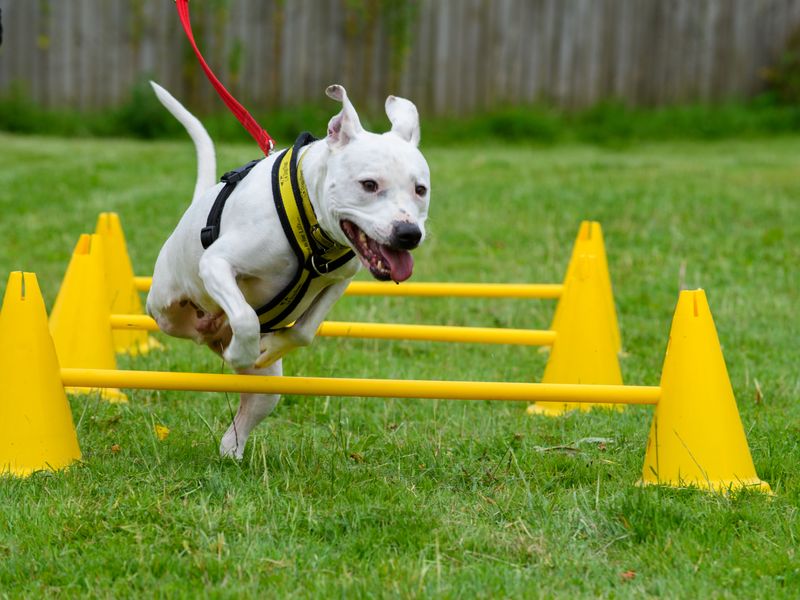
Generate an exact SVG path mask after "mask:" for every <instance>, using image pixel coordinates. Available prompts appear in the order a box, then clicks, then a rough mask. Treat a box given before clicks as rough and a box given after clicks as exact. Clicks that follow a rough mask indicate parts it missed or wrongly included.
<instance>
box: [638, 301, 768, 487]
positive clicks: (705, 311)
mask: <svg viewBox="0 0 800 600" xmlns="http://www.w3.org/2000/svg"><path fill="white" fill-rule="evenodd" d="M640 483H643V484H664V485H671V486H677V487H682V486H697V487H699V488H703V489H713V490H718V491H726V490H729V489H737V488H743V487H748V488H754V489H758V490H761V491H764V492H769V491H770V488H769V485H768V484H766V483H765V482H763V481H761V480H760V479H759V478H758V475H756V470H755V467H754V466H753V459H752V457H751V456H750V448H749V446H748V445H747V438H746V437H745V434H744V428H743V427H742V421H741V419H740V418H739V410H738V408H737V407H736V399H735V398H734V396H733V389H732V388H731V382H730V379H729V378H728V370H727V368H726V367H725V359H724V358H723V356H722V350H721V348H720V345H719V338H718V337H717V330H716V328H715V327H714V319H713V317H712V316H711V310H710V309H709V307H708V301H707V300H706V295H705V292H704V291H703V290H696V291H683V292H681V294H680V297H679V299H678V306H677V308H676V309H675V316H674V317H673V319H672V329H671V330H670V334H669V344H668V346H667V354H666V358H665V359H664V367H663V370H662V372H661V399H660V400H659V402H658V404H657V405H656V410H655V415H654V417H653V424H652V426H651V427H650V437H649V438H648V440H647V452H646V454H645V458H644V467H643V469H642V479H641V482H640Z"/></svg>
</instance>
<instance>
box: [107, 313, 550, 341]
mask: <svg viewBox="0 0 800 600" xmlns="http://www.w3.org/2000/svg"><path fill="white" fill-rule="evenodd" d="M111 327H112V328H113V329H145V330H147V331H158V324H157V323H156V322H155V321H154V320H153V319H152V318H150V317H147V316H145V315H111ZM317 335H319V336H322V337H346V338H367V339H379V340H415V341H425V342H462V343H476V344H516V345H520V346H552V345H553V343H554V342H555V340H556V332H555V331H550V330H537V329H498V328H493V327H455V326H448V325H404V324H394V323H347V322H341V321H325V322H324V323H322V325H320V328H319V330H318V331H317Z"/></svg>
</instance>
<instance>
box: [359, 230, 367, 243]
mask: <svg viewBox="0 0 800 600" xmlns="http://www.w3.org/2000/svg"><path fill="white" fill-rule="evenodd" d="M358 241H359V242H362V243H364V244H366V243H367V234H366V233H364V232H363V231H359V232H358Z"/></svg>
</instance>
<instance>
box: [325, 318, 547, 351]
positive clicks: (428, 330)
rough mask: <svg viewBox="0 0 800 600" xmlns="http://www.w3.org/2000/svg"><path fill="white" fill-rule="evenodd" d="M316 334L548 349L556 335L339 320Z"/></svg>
mask: <svg viewBox="0 0 800 600" xmlns="http://www.w3.org/2000/svg"><path fill="white" fill-rule="evenodd" d="M317 335H319V336H322V337H352V338H369V339H380V340H416V341H426V342H462V343H476V344H516V345H520V346H552V345H553V343H554V342H555V341H556V332H555V331H550V330H537V329H499V328H494V327H455V326H448V325H405V324H394V323H345V322H340V321H325V322H324V323H322V325H320V328H319V330H318V331H317Z"/></svg>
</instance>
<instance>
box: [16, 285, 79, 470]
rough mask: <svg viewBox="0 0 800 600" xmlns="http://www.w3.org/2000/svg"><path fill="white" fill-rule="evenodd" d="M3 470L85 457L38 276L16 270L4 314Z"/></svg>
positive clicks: (58, 465)
mask: <svg viewBox="0 0 800 600" xmlns="http://www.w3.org/2000/svg"><path fill="white" fill-rule="evenodd" d="M0 382H2V386H3V392H2V394H0V473H3V474H11V475H15V476H18V477H26V476H28V475H30V474H31V473H34V472H36V471H42V470H57V469H62V468H64V467H67V466H69V465H71V464H72V463H74V462H75V461H77V460H80V458H81V450H80V447H79V446H78V437H77V434H76V433H75V426H74V424H73V421H72V413H71V412H70V407H69V404H68V402H67V397H66V395H65V394H64V386H63V385H62V383H61V369H60V366H59V364H58V358H57V356H56V350H55V347H54V346H53V341H52V339H51V338H50V333H49V331H48V328H47V312H46V311H45V307H44V301H43V300H42V295H41V292H40V291H39V284H38V282H37V280H36V275H34V274H33V273H20V272H15V273H11V275H10V276H9V279H8V286H7V287H6V292H5V297H4V300H3V308H2V312H0Z"/></svg>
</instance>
